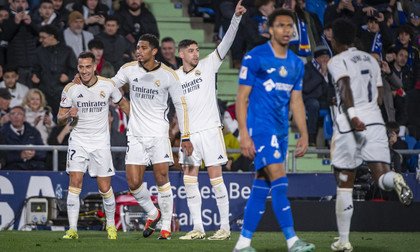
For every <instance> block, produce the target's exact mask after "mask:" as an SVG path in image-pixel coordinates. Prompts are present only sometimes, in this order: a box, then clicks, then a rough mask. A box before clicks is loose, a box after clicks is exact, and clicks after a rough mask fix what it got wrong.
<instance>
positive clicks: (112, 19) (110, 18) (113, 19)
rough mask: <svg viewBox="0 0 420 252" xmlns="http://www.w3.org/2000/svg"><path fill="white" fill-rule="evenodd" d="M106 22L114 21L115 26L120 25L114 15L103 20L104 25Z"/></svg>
mask: <svg viewBox="0 0 420 252" xmlns="http://www.w3.org/2000/svg"><path fill="white" fill-rule="evenodd" d="M108 21H115V22H117V25H120V20H118V18H117V17H116V16H115V15H110V16H107V17H106V19H105V23H106V22H108Z"/></svg>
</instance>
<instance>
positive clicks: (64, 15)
mask: <svg viewBox="0 0 420 252" xmlns="http://www.w3.org/2000/svg"><path fill="white" fill-rule="evenodd" d="M51 1H52V3H53V8H54V12H55V13H56V14H57V18H58V20H59V24H60V26H61V27H66V26H67V20H68V18H69V14H70V11H69V10H68V9H66V7H65V6H64V4H63V1H64V0H51Z"/></svg>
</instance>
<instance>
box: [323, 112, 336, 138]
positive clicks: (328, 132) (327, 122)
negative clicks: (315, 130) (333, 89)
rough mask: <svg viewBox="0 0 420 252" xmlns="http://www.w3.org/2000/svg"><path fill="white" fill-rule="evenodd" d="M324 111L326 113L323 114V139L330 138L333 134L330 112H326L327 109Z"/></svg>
mask: <svg viewBox="0 0 420 252" xmlns="http://www.w3.org/2000/svg"><path fill="white" fill-rule="evenodd" d="M323 110H326V109H323ZM326 111H327V114H326V115H325V116H324V139H325V140H331V138H332V136H333V127H332V119H331V116H330V113H328V110H326ZM320 112H321V111H320Z"/></svg>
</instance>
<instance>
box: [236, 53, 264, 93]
mask: <svg viewBox="0 0 420 252" xmlns="http://www.w3.org/2000/svg"><path fill="white" fill-rule="evenodd" d="M259 65H260V64H259V63H258V58H257V57H255V56H252V55H250V54H247V55H245V57H244V59H243V60H242V66H241V70H240V71H239V84H240V85H247V86H253V85H254V84H255V79H256V77H257V71H258V67H259Z"/></svg>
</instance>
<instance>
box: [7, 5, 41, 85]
mask: <svg viewBox="0 0 420 252" xmlns="http://www.w3.org/2000/svg"><path fill="white" fill-rule="evenodd" d="M27 8H28V2H27V0H10V11H11V15H10V17H9V18H8V19H7V20H5V21H4V22H3V26H2V28H3V32H2V33H3V34H2V36H3V40H5V41H7V42H8V47H7V62H6V63H7V64H12V65H15V66H18V73H19V82H20V83H22V84H25V85H26V86H28V87H32V82H31V77H32V66H33V64H34V62H35V49H36V38H37V36H38V31H37V29H36V26H35V25H34V24H33V23H32V19H31V16H29V14H28V13H29V11H27V10H26V9H27Z"/></svg>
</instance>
